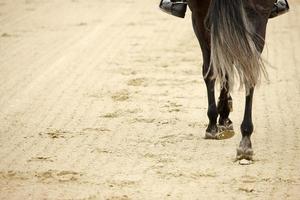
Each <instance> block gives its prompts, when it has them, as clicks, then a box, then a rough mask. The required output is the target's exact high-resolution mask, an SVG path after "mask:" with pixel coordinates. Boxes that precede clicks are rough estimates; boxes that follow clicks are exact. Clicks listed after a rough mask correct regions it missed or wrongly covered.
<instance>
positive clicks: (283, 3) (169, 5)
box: [159, 0, 290, 18]
mask: <svg viewBox="0 0 300 200" xmlns="http://www.w3.org/2000/svg"><path fill="white" fill-rule="evenodd" d="M159 7H160V9H161V10H162V11H164V12H166V13H168V14H171V15H174V16H177V17H181V18H184V16H185V12H186V8H187V0H161V2H160V4H159ZM289 9H290V7H289V4H288V2H287V0H277V2H276V3H275V4H274V6H273V9H272V12H271V14H270V16H269V18H274V17H277V16H279V15H282V14H284V13H286V12H288V11H289Z"/></svg>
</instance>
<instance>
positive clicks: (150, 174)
mask: <svg viewBox="0 0 300 200" xmlns="http://www.w3.org/2000/svg"><path fill="white" fill-rule="evenodd" d="M290 3H291V8H292V11H291V12H290V13H289V14H287V15H284V16H282V17H278V18H275V19H273V20H271V21H270V23H269V26H268V33H267V48H266V49H265V52H264V57H265V59H266V60H268V62H270V64H271V65H273V66H274V67H273V68H271V67H270V66H269V67H268V71H269V75H270V81H269V82H267V81H264V82H263V83H262V85H261V86H260V88H258V89H257V90H256V93H255V102H254V123H255V133H254V135H253V143H254V150H255V152H256V155H255V162H254V164H253V165H249V166H240V165H238V164H237V163H234V162H233V161H234V157H235V149H236V147H237V145H238V143H239V140H240V134H239V133H238V134H236V136H235V137H234V138H232V139H230V140H226V141H207V140H204V139H203V136H204V132H205V126H206V123H207V117H206V108H207V102H206V90H205V86H204V82H203V79H202V76H201V67H200V66H201V62H202V61H201V52H200V48H199V46H198V44H197V41H196V39H195V37H194V34H193V31H192V26H191V21H190V19H189V17H187V18H186V19H185V20H180V19H177V18H174V17H171V16H168V15H166V14H164V13H162V12H160V11H159V10H158V9H157V4H158V0H157V1H154V0H146V1H141V0H51V1H50V0H0V199H3V200H11V199H20V200H23V199H36V200H40V199H61V200H62V199H63V200H64V199H72V200H73V199H74V200H84V199H86V200H88V199H89V200H93V199H107V200H127V199H149V200H154V199H159V200H160V199H170V200H174V199H187V200H190V199H200V200H203V199H204V200H206V199H238V200H240V199H264V200H265V199H270V200H273V199H278V200H282V199H290V200H292V199H293V200H298V199H300V120H299V115H300V56H299V53H300V14H299V13H300V1H299V0H290ZM233 97H234V112H233V113H232V115H231V118H232V120H233V121H234V123H235V129H236V131H237V132H238V130H239V124H240V123H241V120H242V116H243V110H244V106H243V105H244V93H243V92H242V91H238V90H235V92H234V94H233Z"/></svg>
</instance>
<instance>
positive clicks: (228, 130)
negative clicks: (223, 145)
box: [217, 85, 235, 139]
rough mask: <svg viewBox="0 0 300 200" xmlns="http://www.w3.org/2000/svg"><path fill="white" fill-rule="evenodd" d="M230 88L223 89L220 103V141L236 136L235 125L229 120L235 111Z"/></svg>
mask: <svg viewBox="0 0 300 200" xmlns="http://www.w3.org/2000/svg"><path fill="white" fill-rule="evenodd" d="M228 91H229V90H228V86H227V85H225V87H222V88H221V92H220V97H219V102H218V106H217V108H218V113H219V121H218V129H219V134H218V135H219V139H229V138H231V137H233V136H234V134H235V133H234V129H233V123H232V121H231V120H230V118H229V114H230V112H232V111H233V108H232V97H231V96H230V94H229V92H228Z"/></svg>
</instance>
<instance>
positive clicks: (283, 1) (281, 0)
mask: <svg viewBox="0 0 300 200" xmlns="http://www.w3.org/2000/svg"><path fill="white" fill-rule="evenodd" d="M289 9H290V6H289V3H288V2H287V0H278V1H277V2H276V3H275V4H274V6H273V9H272V11H271V14H270V16H269V18H274V17H277V16H279V15H282V14H284V13H287V12H288V11H289Z"/></svg>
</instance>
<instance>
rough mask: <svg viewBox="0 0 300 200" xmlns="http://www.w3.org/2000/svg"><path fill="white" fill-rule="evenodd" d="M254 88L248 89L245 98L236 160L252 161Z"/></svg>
mask: <svg viewBox="0 0 300 200" xmlns="http://www.w3.org/2000/svg"><path fill="white" fill-rule="evenodd" d="M253 93H254V88H252V89H250V92H249V94H248V95H247V96H246V104H245V113H244V119H243V122H242V124H241V133H242V140H241V142H240V145H239V147H238V149H237V156H236V159H237V160H242V159H246V160H253V154H254V153H253V149H252V143H251V135H252V132H253V129H254V126H253V122H252V102H253Z"/></svg>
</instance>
